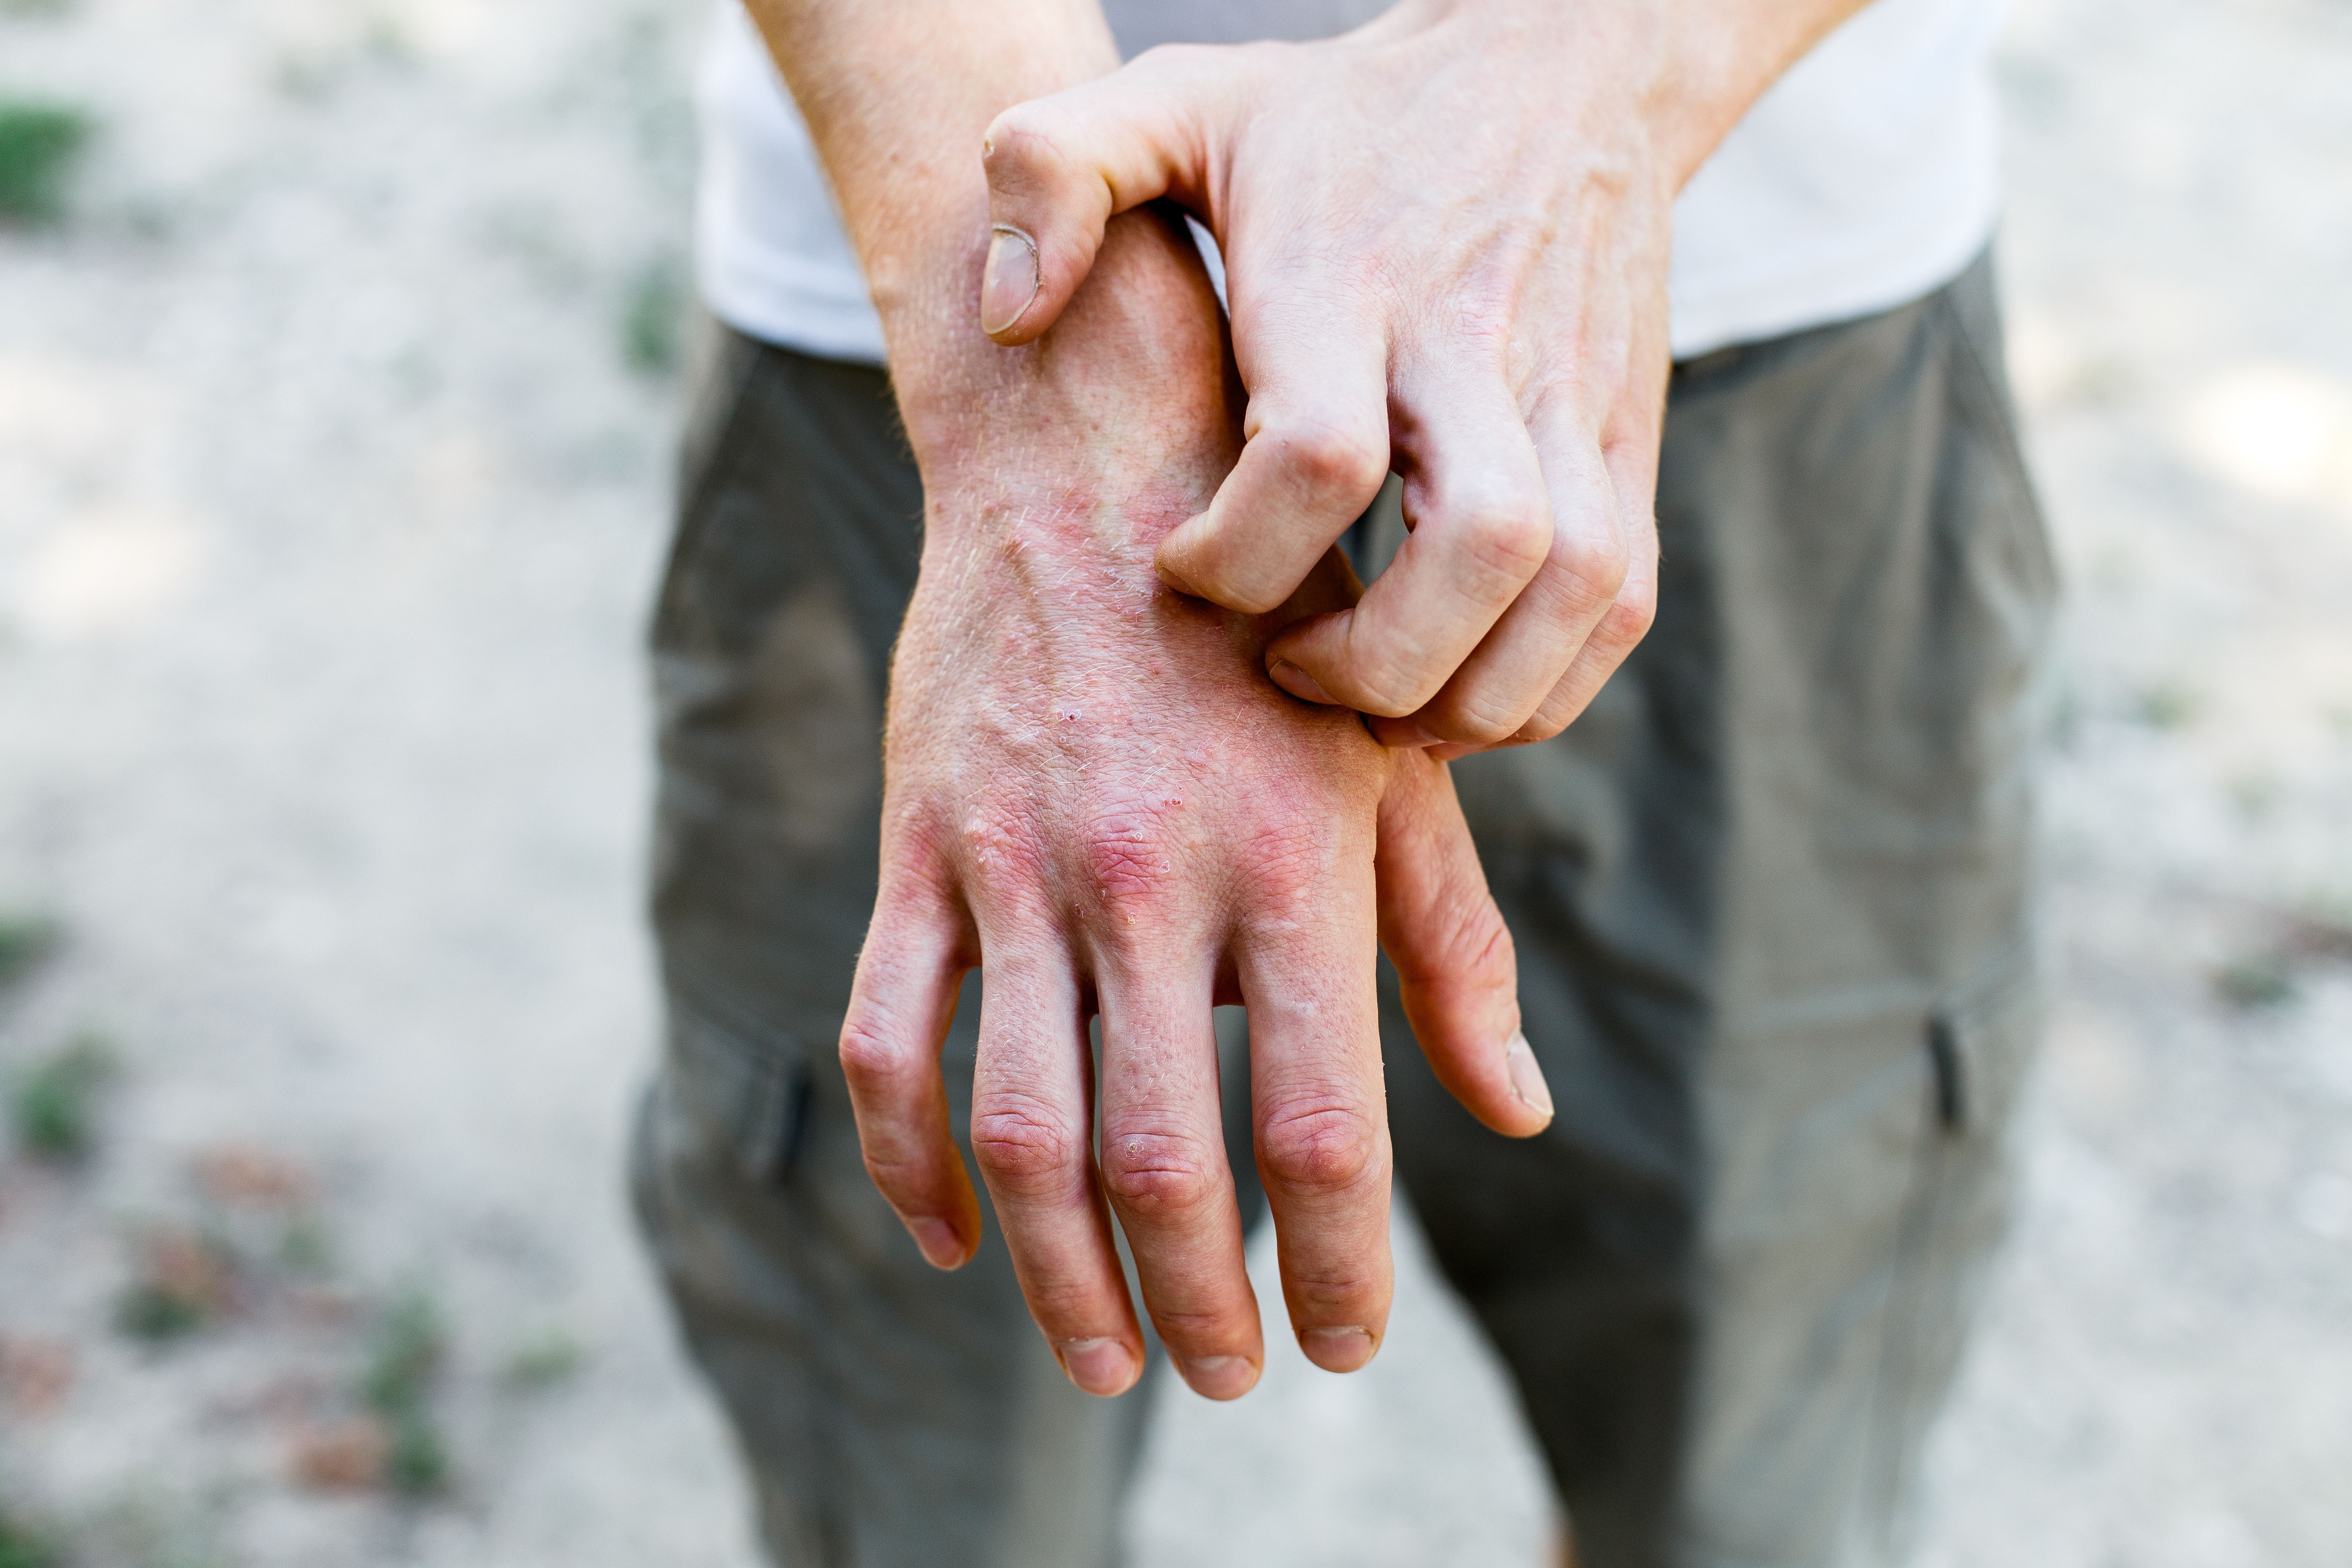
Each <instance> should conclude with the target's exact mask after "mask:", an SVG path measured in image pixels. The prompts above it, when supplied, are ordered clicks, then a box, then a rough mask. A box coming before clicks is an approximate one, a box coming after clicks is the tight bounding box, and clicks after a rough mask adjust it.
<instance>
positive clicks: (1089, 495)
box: [877, 212, 1240, 571]
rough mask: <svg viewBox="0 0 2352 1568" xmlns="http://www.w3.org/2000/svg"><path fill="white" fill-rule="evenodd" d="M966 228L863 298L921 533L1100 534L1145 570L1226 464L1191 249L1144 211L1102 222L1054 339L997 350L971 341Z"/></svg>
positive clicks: (970, 250) (979, 241) (1228, 419)
mask: <svg viewBox="0 0 2352 1568" xmlns="http://www.w3.org/2000/svg"><path fill="white" fill-rule="evenodd" d="M970 228H971V231H972V234H971V242H970V243H969V244H967V245H965V246H963V247H961V248H960V250H959V251H958V252H956V253H954V254H952V255H950V256H948V257H947V258H944V259H943V260H941V261H940V262H939V263H937V264H936V265H935V267H934V268H933V271H932V279H933V281H931V282H930V283H929V284H927V285H926V286H925V287H924V288H923V289H920V290H919V291H911V292H907V293H903V294H901V295H899V296H898V297H897V298H895V299H892V300H888V301H887V302H884V301H879V300H877V304H879V305H881V308H882V312H883V321H884V330H885V331H886V334H887V339H888V342H889V346H890V356H891V374H892V380H893V383H894V384H895V386H896V389H897V393H898V403H899V410H900V415H901V417H902V418H903V420H904V421H905V425H906V429H907V437H908V445H909V447H911V448H912V450H913V452H914V455H915V458H916V462H917V465H918V466H919V468H920V469H921V471H922V475H923V483H924V490H925V494H926V497H927V498H928V512H929V519H928V523H929V527H930V529H931V530H932V531H933V532H934V533H936V534H943V535H954V534H959V533H961V532H963V531H967V530H969V529H971V528H973V527H982V528H1002V527H1004V526H1007V525H1008V522H1010V521H1017V522H1018V523H1019V525H1020V526H1021V527H1022V528H1023V529H1024V531H1030V532H1032V533H1034V534H1037V535H1038V536H1039V538H1040V540H1041V542H1042V541H1043V540H1045V539H1054V540H1063V541H1067V540H1069V539H1073V538H1095V537H1096V536H1097V534H1098V532H1099V531H1100V530H1101V529H1103V528H1104V527H1106V526H1108V527H1109V528H1111V529H1113V530H1114V531H1116V533H1117V536H1118V537H1117V540H1116V542H1118V543H1119V544H1120V545H1121V546H1122V547H1123V548H1122V550H1121V553H1126V552H1128V551H1129V550H1139V551H1140V557H1139V559H1141V560H1142V561H1143V562H1144V563H1145V565H1146V570H1147V571H1148V564H1149V560H1150V552H1151V550H1152V549H1153V548H1155V547H1156V546H1157V544H1158V542H1159V541H1160V537H1161V536H1163V535H1164V534H1165V533H1166V532H1167V531H1169V530H1171V529H1172V528H1174V527H1175V526H1176V525H1177V524H1178V523H1180V522H1181V521H1183V520H1184V519H1185V518H1187V517H1189V516H1192V514H1193V513H1195V512H1198V511H1199V510H1202V509H1203V508H1204V507H1206V505H1207V504H1208V500H1209V498H1210V496H1211V495H1213V493H1214V491H1215V489H1216V486H1217V483H1218V481H1219V480H1220V479H1223V476H1224V473H1225V471H1226V470H1227V469H1228V468H1231V467H1232V464H1233V460H1234V455H1235V453H1236V452H1237V451H1238V449H1239V441H1240V437H1239V420H1240V395H1239V389H1238V387H1237V386H1236V385H1235V384H1234V378H1233V375H1232V373H1231V370H1230V366H1229V363H1228V360H1227V355H1226V353H1225V344H1224V332H1223V318H1222V316H1221V315H1220V313H1219V311H1218V309H1217V303H1216V298H1215V295H1214V294H1213V292H1212V291H1211V289H1210V288H1209V284H1208V279H1207V277H1206V275H1205V273H1204V271H1203V269H1202V266H1201V262H1200V258H1199V257H1198V255H1197V254H1196V253H1195V252H1194V251H1193V248H1192V242H1191V240H1190V238H1189V237H1187V236H1186V235H1185V234H1184V231H1183V229H1182V226H1181V224H1179V223H1177V222H1175V221H1174V220H1172V219H1170V218H1168V217H1165V216H1162V215H1160V214H1159V213H1156V212H1138V213H1134V214H1130V215H1128V216H1123V217H1120V218H1117V219H1114V220H1113V221H1112V223H1111V225H1110V227H1109V229H1108V232H1107V234H1106V237H1105V240H1104V245H1103V249H1102V253H1101V256H1100V258H1099V261H1098V263H1097V268H1096V269H1095V272H1094V274H1093V275H1092V276H1091V277H1090V278H1089V279H1088V280H1087V283H1086V285H1085V286H1084V287H1083V288H1082V289H1080V291H1079V293H1078V295H1077V297H1076V299H1075V300H1073V301H1072V302H1071V305H1070V308H1069V310H1067V312H1066V314H1065V315H1064V317H1063V319H1062V320H1061V321H1058V322H1057V323H1056V324H1055V327H1054V329H1053V331H1049V332H1047V333H1046V334H1045V336H1044V337H1042V338H1040V339H1038V340H1037V341H1036V342H1033V343H1030V344H1027V345H1025V346H1024V347H1021V348H1004V347H1002V346H1000V345H998V344H997V343H995V342H992V341H991V340H990V339H988V338H987V337H985V336H983V335H982V332H981V331H980V327H979V323H978V320H977V317H976V314H975V311H974V303H975V301H976V300H977V299H978V296H979V280H980V269H981V267H982V258H983V254H984V251H985V248H986V237H987V228H986V225H985V223H984V222H977V223H974V224H972V225H971V226H970ZM1097 542H1110V541H1103V540H1097Z"/></svg>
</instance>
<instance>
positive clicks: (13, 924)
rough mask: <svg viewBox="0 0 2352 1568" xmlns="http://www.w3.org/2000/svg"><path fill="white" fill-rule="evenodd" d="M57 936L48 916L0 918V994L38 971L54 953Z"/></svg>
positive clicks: (57, 928)
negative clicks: (44, 961)
mask: <svg viewBox="0 0 2352 1568" xmlns="http://www.w3.org/2000/svg"><path fill="white" fill-rule="evenodd" d="M60 934H62V932H61V928H60V927H59V926H58V922H57V921H53V920H51V919H49V918H48V917H47V915H14V914H11V915H0V991H5V990H7V989H8V988H9V987H10V986H12V985H14V984H16V983H17V982H18V981H20V980H23V979H25V978H26V977H27V976H29V975H30V974H31V973H33V971H35V970H36V969H38V968H39V967H40V966H41V963H42V961H43V960H44V959H46V958H47V957H48V956H49V954H50V953H52V952H56V951H57V946H58V937H59V935H60Z"/></svg>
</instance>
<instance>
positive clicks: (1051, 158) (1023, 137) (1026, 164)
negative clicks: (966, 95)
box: [980, 100, 1069, 196]
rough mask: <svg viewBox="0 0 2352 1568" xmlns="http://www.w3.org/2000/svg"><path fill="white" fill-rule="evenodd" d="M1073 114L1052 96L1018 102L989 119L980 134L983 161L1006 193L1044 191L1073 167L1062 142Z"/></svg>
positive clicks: (990, 176) (991, 179)
mask: <svg viewBox="0 0 2352 1568" xmlns="http://www.w3.org/2000/svg"><path fill="white" fill-rule="evenodd" d="M1068 121H1069V116H1068V113H1067V112H1066V110H1063V109H1062V108H1061V106H1059V105H1058V104H1055V103H1054V102H1053V101H1051V100H1031V101H1029V102H1027V103H1016V104H1014V105H1013V107H1012V108H1010V109H1008V110H1004V111H1003V113H1001V114H999V115H998V116H997V117H996V118H995V119H994V120H992V121H990V122H989V126H988V131H987V132H986V134H985V135H983V136H982V139H981V144H980V161H981V166H982V169H984V170H985V171H986V172H987V175H988V183H989V184H990V185H991V186H992V188H993V189H994V190H996V191H997V192H998V193H999V194H1001V195H1015V196H1018V195H1042V194H1045V193H1046V192H1048V191H1050V190H1051V189H1052V188H1053V187H1054V186H1055V185H1056V184H1058V183H1059V182H1060V181H1061V180H1062V178H1063V177H1064V176H1065V175H1066V173H1067V172H1068V166H1069V165H1068V159H1067V157H1066V155H1065V153H1064V151H1063V142H1064V140H1065V139H1066V136H1067V134H1068V132H1069V123H1068Z"/></svg>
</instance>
